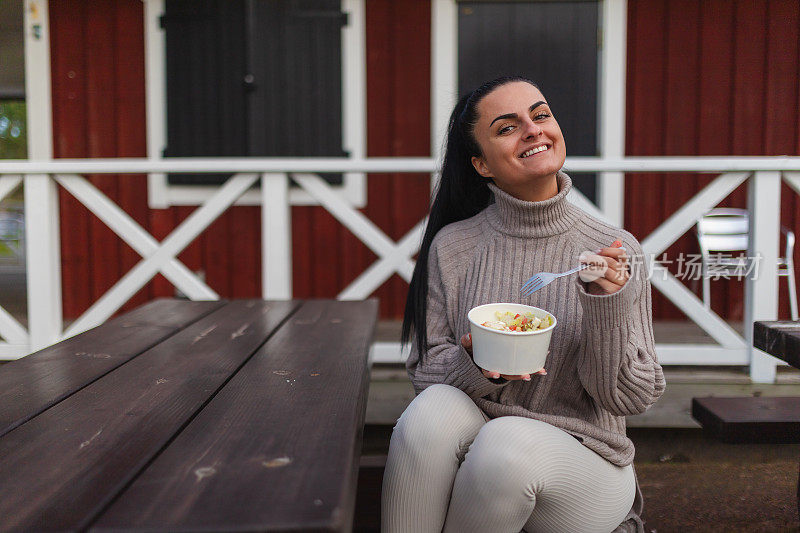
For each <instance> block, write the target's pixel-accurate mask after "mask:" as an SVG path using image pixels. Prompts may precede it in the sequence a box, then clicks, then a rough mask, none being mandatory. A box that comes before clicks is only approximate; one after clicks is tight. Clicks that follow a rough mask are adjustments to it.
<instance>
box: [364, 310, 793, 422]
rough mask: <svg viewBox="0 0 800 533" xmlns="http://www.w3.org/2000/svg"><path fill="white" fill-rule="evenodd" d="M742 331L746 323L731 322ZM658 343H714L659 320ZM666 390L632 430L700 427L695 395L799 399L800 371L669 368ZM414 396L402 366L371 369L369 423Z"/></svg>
mask: <svg viewBox="0 0 800 533" xmlns="http://www.w3.org/2000/svg"><path fill="white" fill-rule="evenodd" d="M731 325H732V326H733V327H734V328H736V329H737V331H739V332H740V333H741V331H742V325H741V323H739V324H731ZM653 328H654V333H655V336H656V341H657V342H670V343H686V344H713V343H714V341H713V339H711V338H710V337H709V336H708V335H706V334H705V332H704V331H703V330H701V329H700V328H699V327H697V326H696V325H695V324H693V323H690V322H657V323H655V324H654V325H653ZM399 336H400V323H399V322H381V323H379V325H378V333H377V335H376V339H377V340H380V341H396V340H397V339H398V338H399ZM664 373H665V376H666V380H667V389H666V391H665V392H664V395H663V396H662V397H661V399H660V400H659V401H658V402H657V403H656V404H655V405H654V406H653V407H652V408H650V409H649V410H648V411H647V412H646V413H643V414H641V415H637V416H632V417H629V418H628V427H641V428H699V427H700V425H699V424H698V423H697V422H696V421H695V420H694V419H693V418H692V417H691V414H690V411H691V403H692V398H693V397H702V396H800V371H799V370H795V369H792V368H791V367H788V366H781V367H778V377H777V380H776V383H774V384H763V383H751V382H750V377H749V375H748V373H747V368H745V367H730V366H725V367H708V366H666V367H665V368H664ZM413 398H414V389H413V388H412V386H411V383H410V381H409V380H408V376H407V374H406V372H405V369H404V368H403V367H402V365H399V364H388V365H387V364H380V365H374V366H373V368H372V374H371V382H370V391H369V401H368V403H367V419H366V422H367V424H373V425H392V426H393V425H394V423H395V422H396V421H397V418H398V417H399V416H400V414H402V412H403V410H404V409H405V408H406V406H407V405H408V404H409V402H410V401H411V400H412V399H413Z"/></svg>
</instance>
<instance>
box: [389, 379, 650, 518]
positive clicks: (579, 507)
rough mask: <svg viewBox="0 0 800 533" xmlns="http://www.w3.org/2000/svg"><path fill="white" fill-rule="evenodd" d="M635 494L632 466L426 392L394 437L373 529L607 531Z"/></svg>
mask: <svg viewBox="0 0 800 533" xmlns="http://www.w3.org/2000/svg"><path fill="white" fill-rule="evenodd" d="M473 441H474V442H473ZM635 486H636V485H635V480H634V474H633V469H632V468H631V466H630V465H629V466H626V467H619V466H616V465H613V464H611V463H609V462H608V461H606V460H605V459H603V458H602V457H600V456H599V455H597V454H596V453H595V452H593V451H591V450H589V449H588V448H586V447H585V446H583V445H582V444H581V443H580V442H579V441H578V440H577V439H575V438H574V437H572V436H571V435H569V434H568V433H566V432H565V431H563V430H561V429H558V428H556V427H554V426H551V425H550V424H546V423H544V422H540V421H538V420H533V419H529V418H522V417H516V416H504V417H500V418H496V419H494V420H491V421H488V422H487V418H486V416H485V415H484V414H483V412H482V411H481V410H480V409H478V407H477V406H476V405H475V403H474V402H473V401H472V400H471V399H470V398H469V396H467V395H466V394H465V393H464V392H462V391H461V390H459V389H457V388H455V387H450V386H448V385H433V386H431V387H429V388H427V389H425V390H424V391H423V392H422V393H421V394H420V395H419V396H417V397H416V398H415V399H414V401H412V402H411V404H410V405H409V406H408V408H407V409H406V410H405V412H404V413H403V415H402V416H401V417H400V420H398V422H397V425H396V426H395V428H394V432H393V433H392V440H391V444H390V447H389V457H388V459H387V461H386V471H385V473H384V478H383V494H382V512H381V516H382V518H381V522H382V524H381V526H382V527H381V530H382V531H383V532H384V533H395V532H402V533H425V532H440V531H442V530H444V531H445V532H455V533H467V532H471V531H475V532H514V533H516V532H519V531H520V530H524V531H527V532H533V531H547V532H556V531H568V532H570V533H578V532H584V531H585V532H592V533H595V532H608V531H612V530H613V529H614V528H616V527H617V526H618V525H619V524H620V522H622V520H623V519H624V518H625V515H626V514H627V513H628V511H629V510H630V509H631V505H632V504H633V499H634V495H635V490H636V489H635Z"/></svg>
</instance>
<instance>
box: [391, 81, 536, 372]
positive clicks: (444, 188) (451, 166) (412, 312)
mask: <svg viewBox="0 0 800 533" xmlns="http://www.w3.org/2000/svg"><path fill="white" fill-rule="evenodd" d="M514 81H524V82H526V83H530V84H531V85H533V86H534V87H535V86H536V85H535V84H534V83H533V82H532V81H530V80H528V79H526V78H522V77H504V78H498V79H496V80H492V81H490V82H487V83H485V84H483V85H481V86H480V87H478V88H477V89H475V90H474V91H473V92H472V93H470V94H468V95H466V96H463V97H462V98H461V99H459V101H458V103H457V104H456V106H455V108H454V109H453V112H452V114H451V115H450V122H449V124H448V128H447V139H446V146H445V152H444V160H443V162H442V170H441V177H440V179H439V183H438V184H437V186H436V190H435V193H434V197H433V202H432V204H431V210H430V215H429V218H428V225H427V227H426V228H425V234H424V236H423V238H422V244H421V245H420V250H419V255H418V256H417V263H416V266H415V267H414V274H413V276H412V277H411V283H410V285H409V288H408V298H407V299H406V307H405V313H404V315H403V330H402V333H401V338H400V339H401V343H402V344H403V345H406V344H408V343H409V341H411V340H412V335H413V337H414V339H413V340H415V341H416V347H417V351H418V353H419V358H420V360H422V357H423V355H424V354H425V353H426V352H427V351H428V336H427V328H426V318H427V299H428V256H429V254H430V249H431V243H432V242H433V238H434V237H435V236H436V234H437V233H438V232H439V230H440V229H442V228H443V227H445V226H446V225H448V224H451V223H453V222H458V221H459V220H466V219H468V218H470V217H473V216H475V215H477V214H478V213H480V212H481V211H482V210H483V209H485V208H486V206H488V205H489V198H490V193H489V187H488V186H487V179H486V178H484V177H483V176H481V175H480V174H478V172H477V171H476V170H475V167H473V166H472V158H473V157H480V156H481V150H480V147H479V146H478V143H477V142H476V141H475V136H474V128H475V124H476V122H477V120H478V112H477V106H478V103H479V102H480V101H481V100H482V99H483V97H484V96H486V95H487V94H489V93H490V92H492V91H493V90H494V89H496V88H497V87H499V86H501V85H505V84H506V83H510V82H514Z"/></svg>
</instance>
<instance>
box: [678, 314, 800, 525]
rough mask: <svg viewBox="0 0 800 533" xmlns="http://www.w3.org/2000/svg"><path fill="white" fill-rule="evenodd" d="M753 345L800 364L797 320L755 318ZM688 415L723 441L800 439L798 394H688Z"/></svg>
mask: <svg viewBox="0 0 800 533" xmlns="http://www.w3.org/2000/svg"><path fill="white" fill-rule="evenodd" d="M753 346H755V347H756V348H758V349H760V350H763V351H765V352H767V353H768V354H770V355H772V356H775V357H777V358H779V359H782V360H783V361H786V362H787V363H789V364H790V365H792V366H793V367H795V368H800V323H797V322H781V321H773V322H756V323H755V324H754V325H753ZM692 416H693V417H694V418H695V419H696V420H697V421H698V422H699V423H700V425H702V426H703V430H704V431H706V432H707V433H709V434H710V435H711V436H713V437H715V438H718V439H720V440H722V441H723V442H729V443H740V442H741V443H744V442H747V443H800V397H796V396H785V397H762V396H759V397H752V396H747V397H726V398H723V397H708V398H692ZM797 509H798V513H800V478H799V479H798V485H797Z"/></svg>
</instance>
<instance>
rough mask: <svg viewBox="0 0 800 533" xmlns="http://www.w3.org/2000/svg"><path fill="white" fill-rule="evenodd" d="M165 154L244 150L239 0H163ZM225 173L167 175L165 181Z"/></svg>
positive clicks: (198, 180)
mask: <svg viewBox="0 0 800 533" xmlns="http://www.w3.org/2000/svg"><path fill="white" fill-rule="evenodd" d="M165 4H166V6H165V13H164V17H163V19H162V25H163V26H164V28H165V31H166V42H167V65H166V66H167V76H166V79H167V149H166V150H165V153H164V155H165V156H167V157H170V156H172V157H179V156H184V157H188V156H245V155H248V154H247V105H246V100H245V96H246V94H245V84H244V76H245V70H246V59H247V57H246V40H245V38H246V35H245V32H244V31H243V30H244V27H245V3H244V0H222V1H220V0H167V2H166V3H165ZM226 177H227V176H220V175H209V174H200V175H189V174H182V175H171V176H170V180H169V181H170V183H192V184H203V183H220V182H221V181H223V180H224V179H225V178H226Z"/></svg>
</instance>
